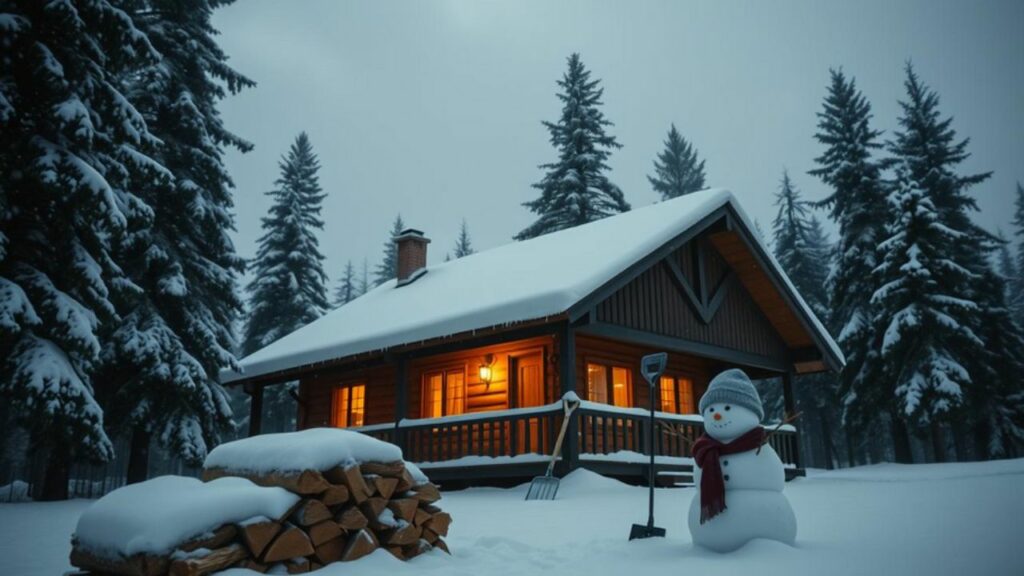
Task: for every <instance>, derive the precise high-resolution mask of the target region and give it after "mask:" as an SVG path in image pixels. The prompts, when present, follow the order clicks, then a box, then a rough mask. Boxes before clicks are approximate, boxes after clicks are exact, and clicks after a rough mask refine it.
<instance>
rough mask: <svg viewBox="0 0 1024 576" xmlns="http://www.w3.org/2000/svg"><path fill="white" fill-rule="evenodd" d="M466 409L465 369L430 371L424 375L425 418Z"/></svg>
mask: <svg viewBox="0 0 1024 576" xmlns="http://www.w3.org/2000/svg"><path fill="white" fill-rule="evenodd" d="M465 411H466V371H465V369H463V368H459V369H455V370H442V371H438V372H429V373H427V374H425V375H424V376H423V410H422V414H423V416H422V417H423V418H440V417H442V416H452V415H455V414H462V413H464V412H465Z"/></svg>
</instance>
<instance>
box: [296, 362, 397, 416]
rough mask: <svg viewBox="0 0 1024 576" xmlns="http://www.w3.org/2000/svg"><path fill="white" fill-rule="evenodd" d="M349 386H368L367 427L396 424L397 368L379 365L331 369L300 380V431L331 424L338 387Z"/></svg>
mask: <svg viewBox="0 0 1024 576" xmlns="http://www.w3.org/2000/svg"><path fill="white" fill-rule="evenodd" d="M345 384H364V385H365V386H366V415H365V418H364V424H366V425H369V424H384V423H386V422H394V421H395V369H394V367H393V366H387V365H382V366H375V367H371V368H358V369H347V370H346V369H344V368H341V369H331V370H325V371H323V372H320V373H317V374H314V375H312V376H309V377H306V378H303V379H302V380H300V381H299V398H300V399H302V403H301V408H300V411H299V414H300V417H299V428H300V429H304V428H316V427H320V426H330V425H331V409H332V406H331V402H332V394H333V391H334V388H335V387H337V386H340V385H345Z"/></svg>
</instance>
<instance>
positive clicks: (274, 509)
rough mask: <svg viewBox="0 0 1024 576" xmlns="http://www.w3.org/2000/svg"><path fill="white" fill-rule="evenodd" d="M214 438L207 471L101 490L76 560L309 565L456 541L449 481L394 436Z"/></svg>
mask: <svg viewBox="0 0 1024 576" xmlns="http://www.w3.org/2000/svg"><path fill="white" fill-rule="evenodd" d="M339 432H343V434H338V433H339ZM232 444H234V445H235V446H232ZM288 445H291V446H293V447H294V450H293V452H292V453H288V452H287V451H286V450H285V447H286V446H288ZM221 448H226V449H228V450H227V451H226V452H225V451H222V452H220V453H218V452H217V450H220V449H221ZM317 448H321V449H319V450H318V449H317ZM392 449H393V450H392ZM217 450H215V451H214V452H212V453H211V454H210V458H208V459H207V463H206V468H205V469H204V472H203V482H200V481H198V480H196V479H192V478H180V477H170V476H168V477H161V478H156V479H154V480H150V481H148V482H144V483H142V484H137V485H133V486H128V487H125V488H122V489H121V490H117V491H115V492H112V493H111V494H109V495H107V496H106V497H104V498H102V499H100V500H99V501H98V502H97V503H96V504H94V505H93V506H92V507H91V508H89V509H88V510H86V512H85V513H83V515H82V519H81V520H80V521H79V525H78V529H77V530H76V534H75V537H74V538H73V541H72V544H73V549H72V552H71V563H72V564H73V565H74V566H77V567H79V568H82V569H85V570H88V571H92V572H95V573H98V574H123V575H125V576H163V575H165V574H167V575H170V576H200V575H203V574H210V573H212V572H216V571H219V570H224V569H226V568H229V567H244V568H249V569H252V570H256V571H258V572H268V571H273V572H281V571H287V573H289V574H301V573H305V572H308V571H311V570H315V569H317V568H320V567H322V566H324V565H327V564H330V563H333V562H339V561H351V560H356V559H358V558H361V557H363V556H366V555H367V554H369V553H371V552H373V551H374V550H377V549H378V548H381V549H384V550H386V551H387V552H389V553H391V554H393V555H394V556H395V557H397V558H400V559H403V560H407V559H410V558H413V557H415V556H418V555H420V554H423V553H424V552H428V551H430V550H433V549H434V548H439V549H441V550H443V551H445V552H447V551H448V546H447V544H445V541H444V537H445V536H447V534H448V527H449V525H450V524H451V521H452V519H451V516H450V515H449V514H448V513H446V512H444V511H442V510H441V509H440V508H439V507H438V506H437V502H438V500H440V498H441V494H440V491H439V490H438V488H437V486H435V485H434V484H432V483H430V482H429V480H428V479H427V478H426V477H425V476H424V475H423V474H422V472H420V471H419V469H418V468H416V467H415V466H414V465H412V464H407V463H406V462H404V461H402V460H401V457H400V456H401V453H400V452H398V454H397V455H398V458H394V456H395V453H394V452H395V451H397V448H395V447H394V446H391V445H389V444H385V443H383V442H379V441H377V440H374V439H372V438H368V437H364V436H361V435H357V434H355V433H351V432H345V431H341V430H323V429H317V430H307V431H303V432H296V433H290V434H279V435H268V436H262V437H256V438H250V439H246V440H241V441H238V442H234V443H231V444H226V445H223V446H222V447H219V448H218V449H217ZM261 455H262V456H261ZM275 455H278V456H279V457H278V458H277V459H276V463H275ZM388 457H390V458H388ZM254 458H256V459H258V460H254ZM302 460H306V461H307V462H308V464H307V465H306V466H305V467H301V468H300V467H296V466H295V464H296V463H297V462H298V461H302ZM257 461H258V464H257Z"/></svg>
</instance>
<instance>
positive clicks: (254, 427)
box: [247, 384, 263, 436]
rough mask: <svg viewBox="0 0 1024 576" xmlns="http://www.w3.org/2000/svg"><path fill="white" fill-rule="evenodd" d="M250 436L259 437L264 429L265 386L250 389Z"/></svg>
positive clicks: (255, 385)
mask: <svg viewBox="0 0 1024 576" xmlns="http://www.w3.org/2000/svg"><path fill="white" fill-rule="evenodd" d="M247 392H249V436H258V435H259V433H260V429H261V428H262V427H263V386H262V385H261V384H254V385H253V386H251V387H249V390H247Z"/></svg>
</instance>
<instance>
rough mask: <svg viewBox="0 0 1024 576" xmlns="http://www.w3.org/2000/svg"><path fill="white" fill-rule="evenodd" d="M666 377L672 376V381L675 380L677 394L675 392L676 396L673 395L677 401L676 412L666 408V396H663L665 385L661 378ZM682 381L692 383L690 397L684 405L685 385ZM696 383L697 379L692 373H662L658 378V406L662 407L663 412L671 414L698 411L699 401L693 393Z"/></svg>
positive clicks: (694, 412)
mask: <svg viewBox="0 0 1024 576" xmlns="http://www.w3.org/2000/svg"><path fill="white" fill-rule="evenodd" d="M664 378H671V379H672V382H673V386H674V388H675V394H674V397H673V401H674V402H675V405H676V410H675V411H674V412H670V411H668V410H665V402H664V401H665V398H664V396H663V395H664V391H663V390H662V388H663V386H662V383H661V380H662V379H664ZM681 381H687V382H689V383H690V386H689V391H690V393H689V398H688V402H686V403H685V405H684V402H683V387H682V386H680V385H679V384H680V382H681ZM695 384H696V379H695V378H694V377H693V376H692V375H690V374H685V373H682V372H666V373H664V374H662V375H661V377H660V378H659V379H658V408H659V409H660V411H661V412H666V413H669V414H696V413H697V401H696V398H694V394H693V392H694V386H695ZM683 410H690V411H689V412H684V411H683Z"/></svg>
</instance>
